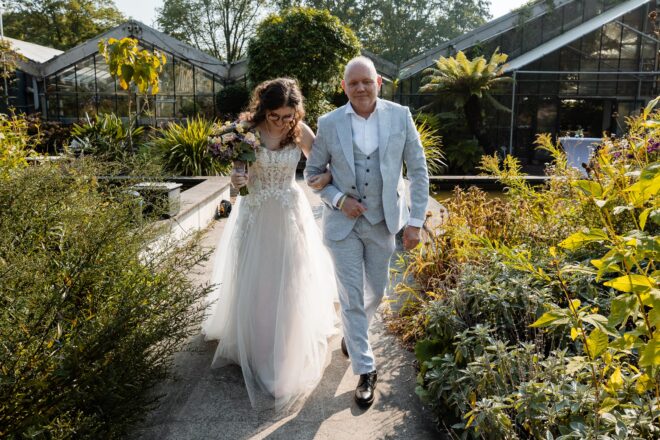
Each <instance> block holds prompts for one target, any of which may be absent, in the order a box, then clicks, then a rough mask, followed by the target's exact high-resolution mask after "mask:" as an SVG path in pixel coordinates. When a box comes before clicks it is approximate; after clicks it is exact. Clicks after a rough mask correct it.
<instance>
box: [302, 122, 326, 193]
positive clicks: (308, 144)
mask: <svg viewBox="0 0 660 440" xmlns="http://www.w3.org/2000/svg"><path fill="white" fill-rule="evenodd" d="M299 124H300V131H301V140H300V149H301V150H302V152H303V154H305V157H306V158H309V155H310V154H312V144H313V143H314V132H313V131H312V129H311V128H309V126H308V125H307V124H305V123H304V122H300V123H299ZM330 182H332V174H330V170H328V171H326V172H325V173H323V174H318V175H316V176H312V177H310V178H309V179H308V180H307V185H308V186H309V187H310V188H312V189H315V190H321V189H323V188H325V187H326V186H327V185H328V184H329V183H330Z"/></svg>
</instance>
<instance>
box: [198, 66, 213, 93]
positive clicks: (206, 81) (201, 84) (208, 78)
mask: <svg viewBox="0 0 660 440" xmlns="http://www.w3.org/2000/svg"><path fill="white" fill-rule="evenodd" d="M195 94H197V95H207V94H208V95H210V94H213V75H212V74H210V73H207V72H206V71H204V70H202V69H200V68H197V67H195Z"/></svg>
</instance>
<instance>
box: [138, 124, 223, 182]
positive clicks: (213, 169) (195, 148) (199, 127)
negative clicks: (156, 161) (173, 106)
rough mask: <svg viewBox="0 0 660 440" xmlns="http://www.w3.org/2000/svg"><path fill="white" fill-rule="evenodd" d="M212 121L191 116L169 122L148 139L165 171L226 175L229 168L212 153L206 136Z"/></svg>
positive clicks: (208, 133) (209, 133)
mask: <svg viewBox="0 0 660 440" xmlns="http://www.w3.org/2000/svg"><path fill="white" fill-rule="evenodd" d="M211 127H212V123H211V121H207V120H205V119H203V118H201V117H196V118H191V119H189V120H188V121H187V122H185V123H183V124H177V123H175V122H173V123H171V124H170V125H169V126H168V127H167V128H165V129H164V130H162V132H161V133H160V134H159V135H157V136H156V137H154V138H153V139H152V141H151V142H150V145H151V147H153V148H154V149H155V150H156V151H157V152H158V153H160V154H161V155H162V157H163V165H164V168H165V170H166V171H169V172H172V173H176V174H178V175H181V176H214V175H226V174H228V173H229V171H230V169H229V167H228V166H226V165H223V164H221V163H220V162H218V161H217V160H215V159H214V158H213V156H211V154H210V153H209V150H208V137H209V136H210V135H211Z"/></svg>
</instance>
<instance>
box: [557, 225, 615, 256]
mask: <svg viewBox="0 0 660 440" xmlns="http://www.w3.org/2000/svg"><path fill="white" fill-rule="evenodd" d="M606 240H609V237H608V236H607V234H606V233H605V232H604V231H603V230H602V229H590V230H589V231H588V232H583V231H579V232H576V233H574V234H572V235H570V236H569V237H568V238H566V239H565V240H564V241H562V242H561V243H559V246H561V247H563V248H565V249H568V250H571V251H575V250H577V249H580V248H581V247H583V246H585V245H586V244H589V243H593V242H600V241H606Z"/></svg>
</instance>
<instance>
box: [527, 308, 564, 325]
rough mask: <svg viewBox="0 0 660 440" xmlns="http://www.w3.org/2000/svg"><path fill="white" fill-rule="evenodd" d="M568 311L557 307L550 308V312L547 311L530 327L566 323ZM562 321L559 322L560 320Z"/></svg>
mask: <svg viewBox="0 0 660 440" xmlns="http://www.w3.org/2000/svg"><path fill="white" fill-rule="evenodd" d="M566 313H567V311H565V310H561V309H555V310H550V311H549V312H545V313H544V314H543V315H541V317H540V318H539V319H537V320H536V321H534V323H533V324H531V325H530V327H538V328H540V327H548V326H550V325H552V324H564V323H566V322H567V319H566V318H567V317H566ZM560 320H561V322H557V321H560Z"/></svg>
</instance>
